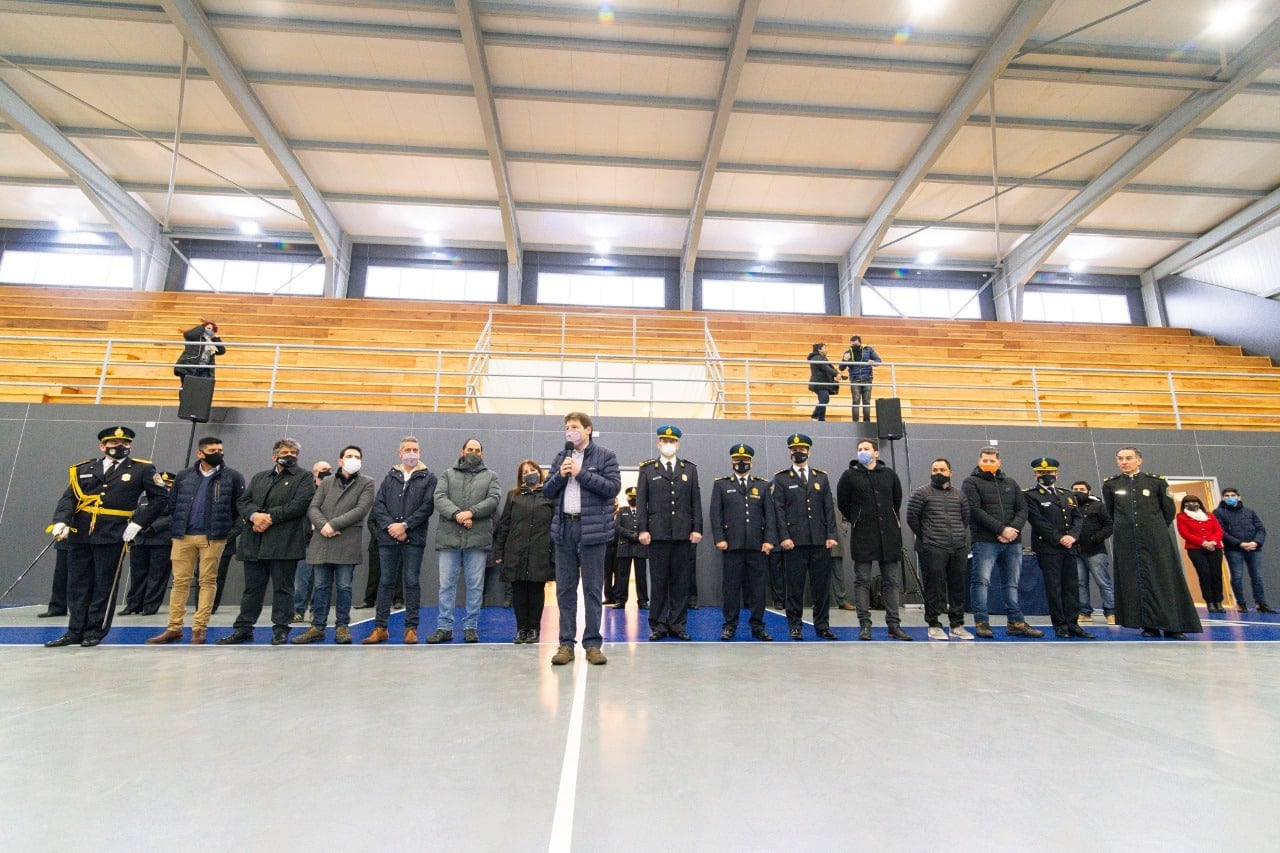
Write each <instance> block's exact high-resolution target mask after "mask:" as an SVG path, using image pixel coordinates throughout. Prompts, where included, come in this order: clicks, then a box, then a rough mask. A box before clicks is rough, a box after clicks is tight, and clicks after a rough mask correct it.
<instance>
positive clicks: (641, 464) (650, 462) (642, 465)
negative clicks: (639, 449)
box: [637, 459, 658, 468]
mask: <svg viewBox="0 0 1280 853" xmlns="http://www.w3.org/2000/svg"><path fill="white" fill-rule="evenodd" d="M657 461H658V460H657V459H646V460H644V461H643V462H641V463H640V464H639V465H638V466H637V467H639V468H643V467H644V466H646V465H652V464H653V463H655V462H657Z"/></svg>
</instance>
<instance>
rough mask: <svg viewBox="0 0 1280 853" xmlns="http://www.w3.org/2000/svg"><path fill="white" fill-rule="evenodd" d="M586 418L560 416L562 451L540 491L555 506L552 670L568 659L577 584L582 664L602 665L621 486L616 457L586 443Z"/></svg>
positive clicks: (576, 414) (575, 622) (575, 623)
mask: <svg viewBox="0 0 1280 853" xmlns="http://www.w3.org/2000/svg"><path fill="white" fill-rule="evenodd" d="M593 429H594V427H593V426H592V424H591V416H590V415H588V414H586V413H584V412H570V413H569V414H567V415H565V416H564V438H565V442H564V445H565V446H564V450H562V451H560V453H558V454H557V455H556V459H555V462H554V463H552V465H551V469H550V470H551V472H552V473H551V476H550V477H548V478H547V482H546V485H544V486H543V487H542V493H543V494H544V495H546V496H547V497H548V498H550V499H551V500H553V501H555V503H556V511H555V515H554V516H552V519H551V541H552V542H554V543H555V546H556V603H557V604H559V606H560V648H559V649H558V650H557V651H556V653H555V655H554V656H552V658H551V663H552V664H553V665H555V666H563V665H565V664H567V663H569V662H570V661H572V660H573V646H574V640H575V638H576V636H577V634H578V583H579V581H581V583H582V598H583V603H584V605H585V611H586V625H585V626H584V627H583V631H582V647H583V649H585V650H586V655H587V663H590V664H593V665H596V666H599V665H601V664H604V663H607V662H608V660H607V659H606V658H605V656H604V652H602V651H601V650H600V646H601V645H602V644H603V642H604V640H603V638H602V637H601V636H600V619H601V615H602V612H603V608H604V604H603V600H602V598H603V595H602V593H603V591H604V552H605V547H606V546H607V545H608V543H609V540H610V539H612V538H613V501H614V499H615V498H616V497H617V496H618V490H619V489H621V488H622V474H621V473H620V472H619V470H618V457H617V455H615V454H614V452H613V451H612V450H610V449H609V448H607V447H602V446H601V445H599V444H596V443H595V442H594V441H592V440H591V433H592V430H593Z"/></svg>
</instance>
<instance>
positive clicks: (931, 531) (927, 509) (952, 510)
mask: <svg viewBox="0 0 1280 853" xmlns="http://www.w3.org/2000/svg"><path fill="white" fill-rule="evenodd" d="M969 524H970V518H969V500H968V498H966V497H965V496H964V492H962V491H961V490H960V489H957V488H955V487H954V486H953V485H952V484H951V463H950V462H948V461H947V460H946V459H935V460H933V465H931V466H930V467H929V485H927V486H921V487H920V488H918V489H916V490H915V491H914V492H912V493H911V499H910V500H909V501H907V526H908V527H910V528H911V532H912V533H913V534H915V537H916V551H917V552H918V553H919V554H920V573H921V574H922V575H924V620H925V622H927V623H928V625H929V639H930V640H945V639H947V632H946V631H944V630H942V623H941V622H940V621H938V617H939V616H940V615H941V614H942V612H943V611H944V610H945V611H946V612H947V618H948V619H949V620H950V622H951V636H952V637H953V638H955V639H957V640H972V639H973V634H970V633H969V632H968V631H966V630H965V627H964V588H965V572H966V570H967V569H968V565H969Z"/></svg>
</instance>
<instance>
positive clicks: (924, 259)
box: [916, 249, 938, 267]
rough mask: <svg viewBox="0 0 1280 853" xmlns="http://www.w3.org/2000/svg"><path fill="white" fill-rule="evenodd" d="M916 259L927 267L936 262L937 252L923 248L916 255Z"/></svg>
mask: <svg viewBox="0 0 1280 853" xmlns="http://www.w3.org/2000/svg"><path fill="white" fill-rule="evenodd" d="M916 260H917V261H919V262H920V263H922V264H924V265H925V266H927V267H928V266H933V265H934V264H936V263H937V262H938V253H937V252H935V251H934V250H933V249H925V250H924V251H923V252H921V253H920V254H919V255H918V256H917V257H916Z"/></svg>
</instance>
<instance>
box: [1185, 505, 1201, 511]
mask: <svg viewBox="0 0 1280 853" xmlns="http://www.w3.org/2000/svg"><path fill="white" fill-rule="evenodd" d="M1183 509H1184V510H1186V511H1187V512H1199V511H1200V504H1187V505H1186V506H1184V507H1183Z"/></svg>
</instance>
